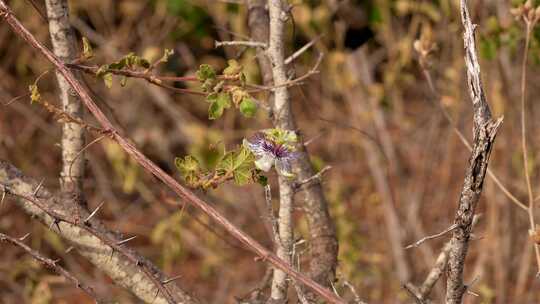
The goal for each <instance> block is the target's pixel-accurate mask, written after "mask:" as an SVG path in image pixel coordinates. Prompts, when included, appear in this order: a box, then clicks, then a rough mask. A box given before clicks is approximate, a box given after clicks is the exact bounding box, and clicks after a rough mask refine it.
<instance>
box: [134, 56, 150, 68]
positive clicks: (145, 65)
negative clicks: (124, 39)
mask: <svg viewBox="0 0 540 304" xmlns="http://www.w3.org/2000/svg"><path fill="white" fill-rule="evenodd" d="M136 64H137V65H138V66H140V67H142V68H145V69H148V68H149V67H150V62H149V61H148V60H146V59H144V58H141V57H137V61H136Z"/></svg>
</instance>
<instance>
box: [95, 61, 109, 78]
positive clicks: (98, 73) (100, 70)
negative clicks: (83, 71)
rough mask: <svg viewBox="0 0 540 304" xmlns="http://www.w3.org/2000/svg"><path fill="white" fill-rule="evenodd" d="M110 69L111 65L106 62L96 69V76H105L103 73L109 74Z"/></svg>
mask: <svg viewBox="0 0 540 304" xmlns="http://www.w3.org/2000/svg"><path fill="white" fill-rule="evenodd" d="M108 70H109V65H107V64H104V65H102V66H100V67H99V68H98V70H97V71H96V77H99V78H103V75H105V74H107V71H108Z"/></svg>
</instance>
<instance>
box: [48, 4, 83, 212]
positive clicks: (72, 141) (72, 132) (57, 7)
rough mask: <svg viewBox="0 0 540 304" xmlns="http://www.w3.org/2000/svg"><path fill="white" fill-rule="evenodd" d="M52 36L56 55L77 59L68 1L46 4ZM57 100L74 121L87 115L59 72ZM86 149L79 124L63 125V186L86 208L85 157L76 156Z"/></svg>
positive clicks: (66, 59) (69, 59)
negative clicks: (84, 185)
mask: <svg viewBox="0 0 540 304" xmlns="http://www.w3.org/2000/svg"><path fill="white" fill-rule="evenodd" d="M45 4H46V7H47V17H48V19H49V32H50V36H51V42H52V45H53V52H54V54H55V55H56V56H58V57H59V58H60V59H61V60H62V61H64V62H71V61H73V60H74V59H75V58H76V57H77V47H76V45H77V44H76V40H75V35H74V33H73V30H72V29H71V24H70V22H69V8H68V1H67V0H45ZM56 78H57V80H58V89H59V92H58V96H59V99H60V101H61V102H62V110H63V111H65V112H66V113H68V114H69V115H71V116H72V117H78V118H82V117H83V113H84V108H83V105H82V104H81V102H80V100H79V98H78V96H77V94H76V93H75V92H74V91H73V90H72V89H71V87H70V85H69V83H68V82H67V81H66V80H65V78H64V77H63V76H62V74H61V73H60V72H58V71H56ZM83 148H84V130H83V127H82V126H81V125H78V124H76V123H64V124H63V126H62V171H61V173H60V186H61V188H62V191H64V192H65V193H69V194H70V195H72V196H73V199H74V202H76V203H78V204H82V205H85V203H84V196H83V179H84V155H83V153H84V152H82V153H81V155H79V156H77V154H79V152H80V151H81V150H82V149H83Z"/></svg>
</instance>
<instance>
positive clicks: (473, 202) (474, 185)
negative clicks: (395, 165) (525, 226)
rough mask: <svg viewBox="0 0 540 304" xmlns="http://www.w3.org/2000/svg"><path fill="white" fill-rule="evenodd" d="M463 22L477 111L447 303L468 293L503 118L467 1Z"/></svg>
mask: <svg viewBox="0 0 540 304" xmlns="http://www.w3.org/2000/svg"><path fill="white" fill-rule="evenodd" d="M461 19H462V22H463V27H464V34H463V42H464V46H465V64H466V68H467V79H468V82H467V83H468V86H469V91H470V95H471V100H472V105H473V111H474V115H473V122H474V129H473V132H474V143H473V149H472V152H471V156H470V159H469V167H468V168H467V171H466V173H465V179H464V183H463V188H462V190H461V195H460V198H459V206H458V210H457V212H456V218H455V220H454V223H455V224H456V225H457V227H456V228H455V230H454V233H453V236H452V240H451V245H450V246H451V248H450V252H449V260H448V280H447V284H446V286H447V289H446V303H447V304H458V303H461V301H462V298H463V294H464V293H465V291H466V287H465V285H464V284H463V269H464V265H465V258H466V256H467V249H468V245H469V239H470V236H471V229H472V223H473V217H474V211H475V209H476V206H477V205H478V201H479V199H480V194H481V192H482V186H483V183H484V177H485V174H486V170H487V167H488V161H489V157H490V154H491V149H492V148H493V143H494V141H495V136H496V134H497V130H498V129H499V127H500V125H501V123H502V118H499V119H497V120H493V119H492V118H491V111H490V109H489V105H488V103H487V101H486V96H485V94H484V90H483V87H482V81H481V79H480V64H479V63H478V58H477V55H476V44H475V40H474V38H475V37H474V31H475V25H473V24H472V22H471V19H470V15H469V11H468V8H467V3H466V0H461Z"/></svg>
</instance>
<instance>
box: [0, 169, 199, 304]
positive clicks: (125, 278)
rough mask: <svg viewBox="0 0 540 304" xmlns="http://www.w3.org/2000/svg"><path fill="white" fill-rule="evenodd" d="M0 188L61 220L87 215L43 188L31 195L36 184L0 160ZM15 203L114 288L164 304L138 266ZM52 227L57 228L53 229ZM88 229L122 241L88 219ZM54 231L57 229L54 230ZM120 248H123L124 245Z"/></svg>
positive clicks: (178, 296)
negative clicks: (30, 199)
mask: <svg viewBox="0 0 540 304" xmlns="http://www.w3.org/2000/svg"><path fill="white" fill-rule="evenodd" d="M0 186H2V189H4V187H5V188H7V189H9V191H10V192H11V193H12V194H15V195H17V196H28V197H33V196H35V197H37V198H39V200H40V201H41V202H44V203H45V204H46V206H47V208H49V209H50V210H52V211H54V212H56V213H58V214H60V215H62V216H66V217H72V216H73V214H74V213H75V211H74V210H73V209H74V208H78V209H80V210H79V211H78V212H79V213H80V215H81V216H82V219H83V220H84V219H85V218H86V217H87V216H88V215H89V214H88V212H86V211H85V210H83V209H82V208H80V207H79V206H77V205H75V204H73V201H71V199H72V198H71V197H65V196H64V195H62V194H60V195H54V194H52V193H51V192H49V191H48V190H47V189H45V188H43V187H41V188H40V189H39V191H37V194H35V195H34V192H35V190H36V189H37V188H38V182H37V181H36V180H34V179H31V178H29V177H26V176H24V175H23V173H22V172H21V171H19V170H18V169H17V168H15V167H14V166H12V165H11V164H9V163H7V162H5V161H2V160H0ZM0 190H1V189H0ZM0 195H1V194H0ZM16 203H17V205H18V206H19V207H21V208H22V209H23V210H24V211H25V212H26V213H27V214H28V215H30V216H32V217H35V218H36V219H38V220H39V221H40V222H41V223H43V224H44V225H46V226H47V227H51V229H53V231H54V232H56V233H58V235H60V236H61V237H62V238H64V239H65V240H66V241H68V242H69V244H70V245H72V246H74V247H75V248H76V249H77V251H78V252H79V253H80V254H81V255H82V256H84V257H85V258H86V259H88V261H89V262H90V263H92V264H93V265H94V266H95V267H97V268H98V269H100V270H101V271H103V272H104V273H105V274H107V275H108V276H109V277H110V278H111V279H112V280H113V281H114V282H115V283H116V284H118V285H120V286H122V287H124V288H126V289H128V290H129V291H131V292H132V293H133V294H134V295H136V296H137V297H138V298H139V299H141V300H142V301H144V302H147V303H168V302H167V300H166V298H165V297H163V295H162V294H161V293H157V289H156V286H155V284H154V282H152V281H151V280H150V279H149V278H148V276H147V275H146V274H145V273H144V272H143V271H142V270H141V268H140V267H139V266H138V265H135V264H134V263H132V262H131V261H129V260H128V259H126V257H125V256H123V255H122V254H120V253H119V252H115V253H113V252H112V249H111V247H110V246H109V245H108V244H106V243H104V242H103V241H102V240H101V239H99V238H97V237H96V236H94V235H93V234H91V233H89V232H88V231H86V230H84V229H82V228H81V227H78V226H74V225H71V224H68V223H65V222H60V223H57V222H55V219H54V218H52V217H51V216H50V215H49V214H47V213H46V212H44V211H43V210H42V209H40V208H38V207H37V206H35V205H34V204H32V203H30V202H28V201H26V200H24V199H18V200H16ZM55 223H56V224H57V225H58V226H56V224H55ZM90 225H91V226H92V227H93V228H94V229H95V230H98V231H99V232H100V234H102V235H103V236H105V237H106V238H108V239H110V240H111V241H112V242H119V241H121V240H122V239H123V238H122V237H121V236H120V235H118V234H116V233H113V232H111V231H109V230H108V229H107V228H106V227H105V226H104V225H103V224H101V223H100V222H99V221H97V220H94V219H92V220H91V221H90ZM55 227H56V228H57V229H54V228H55ZM58 228H59V229H58ZM123 246H124V247H125V246H126V245H123ZM126 250H128V251H129V252H130V254H132V255H134V256H136V257H137V260H139V261H141V263H144V264H145V265H149V267H150V268H152V272H153V273H154V275H155V277H157V278H159V279H160V280H164V279H165V278H166V277H165V275H164V274H163V273H161V271H159V270H158V269H157V267H155V266H153V265H152V263H151V262H150V261H148V260H146V259H145V258H144V257H142V256H140V255H139V254H137V253H136V252H134V251H132V250H130V249H129V248H126ZM111 253H113V254H111ZM166 288H167V290H169V292H170V293H171V295H172V296H173V298H174V299H175V300H177V301H179V303H188V304H195V303H199V302H198V301H197V300H196V299H194V298H192V297H191V296H190V295H188V293H187V292H185V291H183V290H181V289H180V288H179V287H178V286H176V285H175V284H174V283H169V284H167V285H166Z"/></svg>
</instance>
